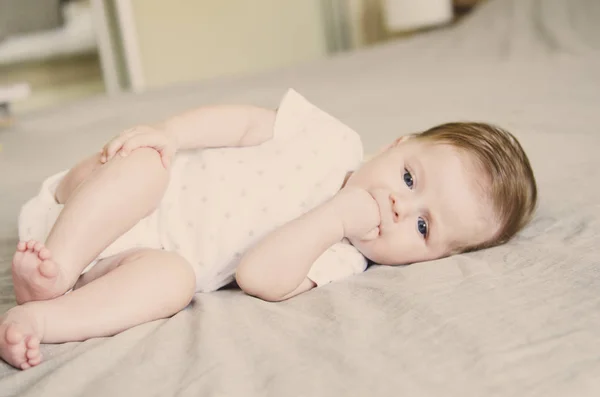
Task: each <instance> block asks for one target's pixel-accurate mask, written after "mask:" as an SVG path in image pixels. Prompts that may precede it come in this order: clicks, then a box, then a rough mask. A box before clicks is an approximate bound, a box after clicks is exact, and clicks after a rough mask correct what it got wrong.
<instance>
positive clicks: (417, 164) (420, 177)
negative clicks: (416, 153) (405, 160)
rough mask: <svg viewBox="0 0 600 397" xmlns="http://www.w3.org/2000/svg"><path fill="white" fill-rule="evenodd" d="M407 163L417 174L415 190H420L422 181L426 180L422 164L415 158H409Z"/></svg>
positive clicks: (422, 184)
mask: <svg viewBox="0 0 600 397" xmlns="http://www.w3.org/2000/svg"><path fill="white" fill-rule="evenodd" d="M409 163H410V164H412V166H413V168H414V169H415V172H416V174H417V175H416V177H417V188H418V189H419V190H421V189H423V186H424V185H425V182H424V181H426V180H427V178H426V177H425V170H424V168H423V164H422V163H421V161H419V160H418V159H417V158H416V157H411V158H410V160H409Z"/></svg>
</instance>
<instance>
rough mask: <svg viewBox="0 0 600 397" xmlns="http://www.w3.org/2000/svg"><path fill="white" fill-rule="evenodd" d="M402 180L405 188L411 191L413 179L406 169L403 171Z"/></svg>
mask: <svg viewBox="0 0 600 397" xmlns="http://www.w3.org/2000/svg"><path fill="white" fill-rule="evenodd" d="M402 178H404V183H406V186H408V188H409V189H412V188H413V177H412V175H411V174H410V172H409V171H408V170H407V169H404V175H403V176H402Z"/></svg>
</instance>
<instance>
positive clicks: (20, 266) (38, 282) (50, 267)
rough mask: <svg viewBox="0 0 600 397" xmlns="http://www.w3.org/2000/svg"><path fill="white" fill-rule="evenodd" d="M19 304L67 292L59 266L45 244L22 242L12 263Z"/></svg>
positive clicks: (31, 241)
mask: <svg viewBox="0 0 600 397" xmlns="http://www.w3.org/2000/svg"><path fill="white" fill-rule="evenodd" d="M12 276H13V284H14V288H15V296H16V298H17V303H18V304H21V303H25V302H29V301H33V300H44V299H51V298H55V297H57V296H59V295H62V294H63V293H65V292H66V290H65V288H64V287H63V286H62V285H61V284H63V283H61V281H62V277H61V274H60V269H59V267H58V265H57V264H56V263H55V262H54V261H53V260H52V255H51V253H50V250H48V248H46V247H45V246H44V244H42V243H40V242H37V241H34V240H30V241H28V242H27V243H25V242H24V241H20V242H19V244H18V245H17V251H16V252H15V255H14V257H13V262H12Z"/></svg>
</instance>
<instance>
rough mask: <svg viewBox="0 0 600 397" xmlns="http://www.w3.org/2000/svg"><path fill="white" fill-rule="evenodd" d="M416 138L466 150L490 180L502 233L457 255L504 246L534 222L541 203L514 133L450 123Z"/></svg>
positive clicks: (478, 124)
mask: <svg viewBox="0 0 600 397" xmlns="http://www.w3.org/2000/svg"><path fill="white" fill-rule="evenodd" d="M414 136H415V138H417V139H419V140H424V141H429V142H433V143H444V144H448V145H451V146H453V147H455V148H457V149H459V150H462V151H463V152H465V153H467V155H470V156H472V158H473V159H475V160H476V161H477V163H479V165H480V166H481V167H482V169H483V171H484V172H485V173H486V174H487V176H488V177H489V185H488V188H489V192H488V198H489V200H490V201H491V203H492V206H493V210H494V213H495V215H496V219H497V220H498V221H499V223H500V227H499V231H498V233H496V234H495V235H494V237H493V238H491V239H490V240H489V241H485V242H483V243H481V244H477V245H463V246H461V247H459V248H458V249H456V250H455V252H456V251H458V252H466V251H474V250H478V249H482V248H488V247H493V246H496V245H500V244H504V243H505V242H507V241H508V240H510V239H511V238H512V237H513V236H514V235H515V234H517V233H518V232H519V231H520V230H521V229H522V228H523V227H524V226H525V225H526V224H527V223H528V222H529V221H530V220H531V218H532V217H533V213H534V211H535V207H536V204H537V187H536V182H535V177H534V175H533V170H532V169H531V165H530V164H529V159H528V158H527V155H526V154H525V151H524V150H523V148H522V147H521V144H520V143H519V141H518V140H517V139H516V138H515V137H514V136H513V135H512V134H511V133H509V132H508V131H506V130H504V129H502V128H500V127H497V126H494V125H490V124H486V123H447V124H441V125H438V126H435V127H433V128H430V129H428V130H427V131H423V132H421V133H418V134H415V135H414Z"/></svg>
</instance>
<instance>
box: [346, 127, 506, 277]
mask: <svg viewBox="0 0 600 397" xmlns="http://www.w3.org/2000/svg"><path fill="white" fill-rule="evenodd" d="M346 185H347V186H357V187H361V188H363V189H365V190H367V191H368V192H369V193H371V195H372V196H373V198H374V199H375V201H376V202H377V204H378V206H379V211H380V215H381V224H380V225H379V228H378V229H379V230H378V233H372V234H371V235H370V236H369V237H368V239H365V240H352V241H351V242H352V244H353V245H354V246H355V247H356V248H358V249H359V250H360V251H361V252H362V253H363V255H365V256H366V257H367V258H369V259H370V260H372V261H374V262H376V263H379V264H382V265H402V264H408V263H414V262H422V261H427V260H432V259H437V258H441V257H444V256H447V255H449V254H450V253H451V252H452V251H453V250H455V249H456V248H457V247H458V246H464V245H473V244H480V243H483V242H485V241H487V240H489V239H490V238H492V237H493V236H494V234H495V233H497V231H498V227H499V225H498V222H497V221H495V220H494V219H495V218H494V214H493V211H492V207H491V205H490V203H489V201H488V200H487V197H486V194H485V189H486V188H487V186H488V182H487V181H486V179H485V178H484V174H483V173H482V171H480V170H479V169H478V167H476V166H475V164H474V163H473V162H472V161H471V159H470V158H468V156H467V155H465V154H464V153H461V152H459V151H458V150H457V149H455V148H453V147H452V146H449V145H445V144H433V143H430V142H426V141H421V140H418V139H415V138H410V139H406V138H403V139H400V140H398V141H396V142H395V143H394V144H393V145H392V146H390V147H389V148H388V149H387V150H385V151H384V152H383V153H381V154H379V155H378V156H377V157H375V158H373V159H372V160H370V161H369V162H367V163H366V164H364V165H363V166H362V167H361V168H360V169H359V170H357V171H356V172H355V173H354V174H352V175H351V176H350V178H349V179H348V181H347V184H346Z"/></svg>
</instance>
